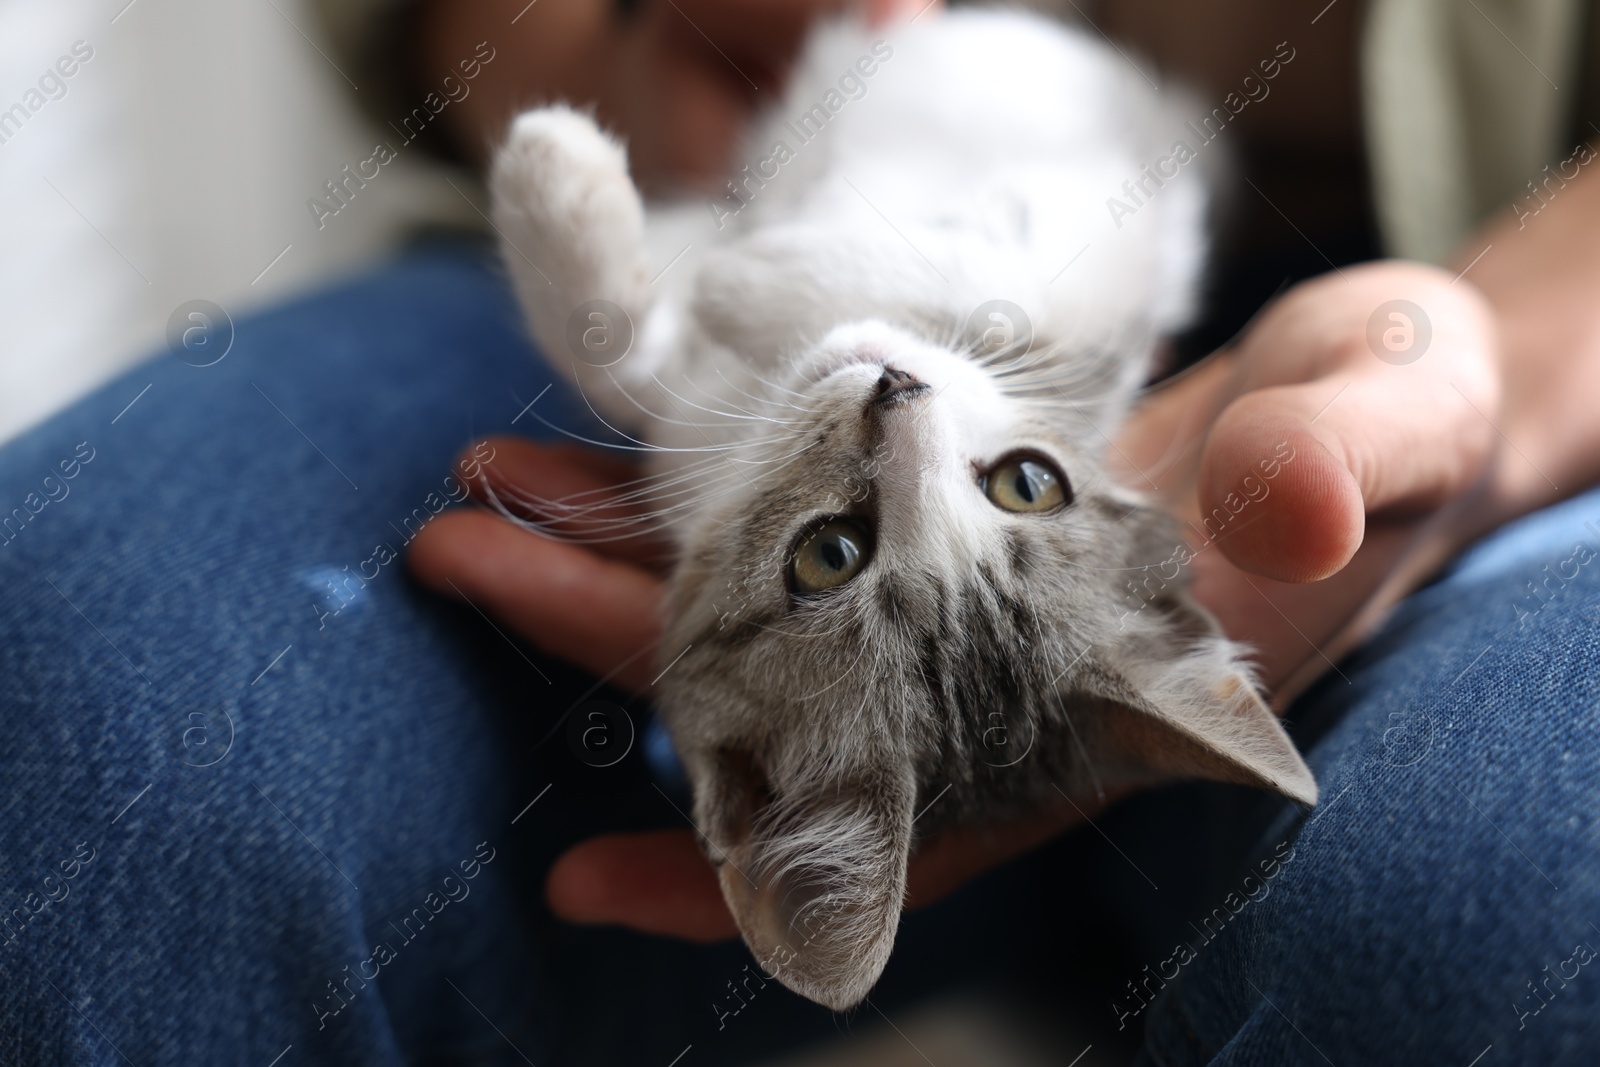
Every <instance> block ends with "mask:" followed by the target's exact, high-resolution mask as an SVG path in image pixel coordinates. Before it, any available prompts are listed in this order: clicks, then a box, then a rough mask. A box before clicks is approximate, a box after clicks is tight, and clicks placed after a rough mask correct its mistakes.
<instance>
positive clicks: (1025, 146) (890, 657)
mask: <svg viewBox="0 0 1600 1067" xmlns="http://www.w3.org/2000/svg"><path fill="white" fill-rule="evenodd" d="M880 38H881V39H880ZM1176 129H1177V122H1176V120H1175V119H1174V118H1173V116H1172V114H1171V105H1170V102H1167V101H1163V100H1162V99H1161V98H1159V97H1158V96H1157V95H1156V93H1155V92H1154V91H1153V90H1152V89H1151V87H1150V86H1149V85H1148V84H1147V83H1146V81H1145V79H1144V76H1143V75H1142V74H1141V73H1140V72H1139V71H1138V70H1136V69H1135V68H1134V67H1133V66H1132V65H1131V64H1130V63H1129V62H1128V61H1127V60H1126V59H1125V58H1124V57H1122V56H1120V55H1119V54H1117V53H1116V52H1114V51H1112V50H1111V49H1109V48H1107V47H1105V46H1103V45H1101V44H1100V43H1099V42H1097V41H1094V40H1091V39H1090V38H1088V37H1087V36H1084V35H1080V34H1077V33H1075V32H1071V31H1069V30H1067V29H1065V28H1063V27H1060V26H1057V25H1055V24H1053V23H1049V22H1046V21H1044V20H1043V19H1040V18H1038V17H1035V16H1030V15H1025V14H1022V13H1017V12H990V11H962V12H956V13H952V14H949V15H945V16H942V17H929V18H927V19H926V20H923V21H921V22H919V23H915V24H901V25H895V26H891V27H887V28H885V29H884V30H883V31H882V33H881V35H880V34H875V33H873V32H871V31H869V30H868V29H866V28H865V27H864V26H862V25H860V24H859V23H856V22H853V21H849V20H846V21H841V22H836V23H832V24H829V25H826V26H824V27H821V28H820V29H819V30H818V31H817V32H816V33H815V34H814V35H813V39H812V40H811V42H810V44H809V46H808V47H807V49H806V51H805V54H804V56H803V57H802V60H801V61H800V63H799V64H798V66H797V68H796V70H795V71H794V74H793V76H792V79H791V82H790V85H789V87H788V89H787V91H786V94H785V97H784V100H783V102H782V103H781V104H779V105H778V106H777V107H776V108H775V109H774V110H773V111H772V112H771V113H770V115H769V116H768V117H767V118H766V119H765V120H764V121H763V122H761V123H759V124H758V127H757V129H756V130H755V132H754V136H753V138H752V139H751V140H750V142H749V145H748V149H747V152H746V154H745V156H744V159H745V160H746V161H748V162H747V164H746V165H745V166H741V167H740V168H739V169H738V170H737V172H736V173H735V174H734V176H733V178H732V180H731V182H730V184H729V195H727V196H724V197H722V198H720V199H718V200H714V201H713V202H711V203H710V204H705V203H690V204H678V205H675V206H663V207H661V208H655V207H652V208H651V209H650V210H648V211H646V209H645V208H644V207H643V205H642V204H641V201H640V198H639V195H638V193H637V192H636V190H635V188H634V186H633V184H632V183H631V182H630V180H629V177H628V172H627V163H626V158H625V156H624V152H623V149H622V147H621V146H620V145H618V144H617V143H616V142H615V141H613V140H612V139H610V138H609V137H607V136H606V135H605V134H604V133H602V132H601V131H600V130H599V129H597V128H596V126H595V125H594V123H593V122H592V121H591V120H590V119H589V118H588V117H586V116H585V115H582V114H580V113H578V112H575V111H572V110H570V109H567V108H564V107H549V108H543V109H539V110H535V111H530V112H528V113H526V114H524V115H522V116H520V117H519V118H518V119H517V120H516V121H515V123H514V124H513V126H512V129H511V132H510V136H509V139H508V141H507V143H506V144H505V145H504V147H502V148H501V150H500V152H499V154H498V157H497V158H496V160H495V163H494V167H493V173H492V178H491V191H492V194H493V200H494V215H493V217H494V221H495V225H496V228H497V229H498V231H499V232H500V234H501V236H502V238H503V251H504V257H505V261H506V263H507V264H508V265H509V267H510V270H511V273H512V276H513V278H514V281H515V286H516V291H517V294H518V297H519V299H520V301H521V304H522V307H523V309H524V311H525V312H526V314H527V317H528V321H529V324H530V326H531V329H532V333H533V336H534V338H535V340H536V341H537V342H538V345H539V347H540V348H541V349H542V350H543V351H544V352H545V354H546V356H547V357H548V358H549V359H550V361H551V363H552V365H553V366H555V367H556V368H558V369H559V370H560V371H561V372H562V373H564V374H566V375H567V376H568V377H570V379H571V380H572V381H573V382H574V383H575V384H576V385H577V386H578V387H579V388H580V389H581V390H582V392H583V394H584V396H585V397H586V398H587V400H588V402H589V403H590V404H591V405H592V407H593V408H594V409H595V411H596V413H597V414H599V415H600V416H601V417H602V418H603V419H604V420H606V421H607V423H608V424H609V425H610V426H612V427H613V428H615V429H617V430H618V432H619V433H621V434H623V435H624V436H625V438H626V439H627V440H630V441H634V442H636V447H638V448H640V449H641V450H645V451H646V452H647V458H648V460H649V461H650V463H651V465H652V471H651V475H650V477H648V478H646V479H643V480H641V481H640V482H638V483H634V484H632V485H630V486H627V487H623V488H622V489H620V490H619V492H621V493H623V494H624V498H625V499H626V500H627V501H628V502H630V503H632V504H634V505H636V506H640V507H641V508H642V514H641V515H640V516H639V517H638V518H636V519H629V518H627V517H619V514H618V512H617V510H616V509H615V508H606V507H600V506H589V505H599V503H600V502H599V501H598V500H588V499H569V500H564V501H530V500H527V499H522V500H519V501H517V502H518V503H519V504H520V505H522V506H523V507H526V508H530V509H531V510H532V511H533V512H534V513H535V514H536V515H537V516H538V517H539V518H540V519H541V520H542V524H543V528H544V529H545V530H546V531H547V532H553V531H559V532H558V533H555V535H558V536H565V537H569V538H578V539H589V540H603V539H606V538H611V537H620V536H626V535H628V534H630V533H634V532H639V531H641V530H660V529H665V530H667V531H668V532H669V533H670V536H671V540H672V543H673V544H674V546H675V548H676V552H677V559H676V564H675V566H674V569H673V571H672V575H671V583H670V588H671V595H670V603H669V606H668V609H667V618H666V628H665V640H664V641H663V643H662V646H661V649H660V662H661V664H662V665H663V667H666V668H667V669H666V671H665V674H664V675H663V676H662V678H661V679H660V681H659V684H658V685H657V686H656V692H655V695H656V698H657V700H658V702H659V706H660V709H661V712H662V714H663V716H664V719H665V722H666V723H667V724H668V726H669V728H670V730H671V733H672V736H673V739H674V742H675V744H676V746H677V749H678V752H679V754H680V756H681V758H682V760H683V763H684V766H685V768H686V769H687V771H688V774H689V777H690V781H691V783H692V785H693V789H694V797H695V802H694V815H693V817H694V822H695V824H696V826H697V828H698V829H699V831H700V833H701V835H702V838H703V841H704V846H705V850H706V853H707V855H708V856H709V857H710V859H711V861H712V862H713V863H714V864H715V865H716V866H717V867H718V869H719V876H720V879H721V884H722V888H723V892H724V895H725V896H726V898H727V902H728V906H729V908H730V909H731V911H732V913H733V915H734V918H735V919H736V920H737V922H738V925H739V928H740V930H741V931H742V932H743V934H744V938H745V941H746V943H747V944H748V945H749V947H750V949H751V950H752V952H754V954H755V956H756V957H757V959H758V960H759V961H760V962H761V963H762V965H763V966H764V967H765V968H766V969H767V970H768V971H769V972H770V973H772V974H774V975H775V976H776V977H777V978H778V979H779V980H780V981H782V982H783V983H784V984H785V985H787V986H788V987H789V988H791V989H793V990H795V991H797V992H799V993H801V994H803V995H805V996H807V997H810V998H811V999H813V1000H815V1001H818V1002H820V1003H822V1004H825V1005H828V1006H830V1007H832V1008H835V1009H845V1008H848V1007H851V1006H853V1005H855V1004H857V1003H858V1002H859V1001H860V1000H861V999H862V998H863V997H864V996H865V995H866V994H867V992H868V990H869V989H870V988H871V986H872V984H873V983H874V982H875V981H876V979H877V977H878V975H879V973H880V972H881V971H882V969H883V967H884V964H885V962H886V960H887V959H888V956H889V952H890V949H891V947H892V945H893V942H894V934H895V929H896V926H897V925H898V922H899V917H900V911H901V906H902V902H903V898H904V895H905V889H906V865H907V859H908V857H909V856H910V855H911V853H912V851H913V849H914V847H915V844H916V842H917V841H918V840H922V839H925V838H927V837H928V836H930V835H932V834H934V833H936V832H937V831H939V830H940V829H943V828H946V827H949V826H952V825H956V824H971V823H979V822H985V821H992V820H994V819H996V818H999V817H1002V816H1005V815H1009V814H1013V813H1019V812H1024V811H1026V810H1028V809H1030V808H1037V807H1038V806H1039V805H1041V804H1050V803H1052V802H1055V803H1060V802H1061V795H1062V793H1065V794H1067V795H1084V794H1092V793H1095V792H1097V791H1102V790H1103V789H1104V788H1105V787H1107V786H1110V785H1112V784H1114V783H1115V784H1122V783H1129V782H1148V781H1159V780H1171V779H1178V778H1210V779H1216V780H1221V781H1226V782H1237V783H1244V784H1247V785H1252V786H1258V787H1260V788H1263V789H1269V790H1274V791H1276V792H1278V793H1281V794H1283V795H1285V796H1288V797H1291V798H1293V799H1295V800H1297V801H1300V802H1303V803H1307V804H1311V803H1315V799H1316V795H1317V790H1316V783H1315V782H1314V781H1313V779H1312V776H1311V773H1310V771H1309V770H1308V769H1307V768H1306V766H1305V764H1304V763H1303V762H1302V761H1301V759H1300V756H1299V755H1298V753H1296V751H1295V749H1294V747H1293V745H1292V744H1291V742H1290V741H1289V739H1288V737H1287V736H1286V735H1285V733H1284V732H1283V730H1282V728H1281V727H1280V726H1279V724H1278V721H1277V719H1276V718H1275V717H1274V716H1273V714H1272V713H1271V711H1270V710H1269V709H1268V708H1267V706H1266V705H1265V704H1264V703H1263V702H1262V701H1261V699H1260V698H1259V697H1258V696H1257V694H1256V691H1255V688H1254V686H1253V684H1252V681H1251V677H1250V674H1249V669H1248V667H1247V666H1245V665H1244V664H1243V662H1242V660H1241V656H1242V651H1241V650H1240V649H1239V648H1238V647H1237V646H1235V645H1233V644H1231V643H1230V642H1228V641H1227V640H1226V639H1224V638H1223V637H1222V636H1221V634H1220V633H1219V632H1218V629H1217V627H1216V624H1215V623H1214V622H1213V621H1212V619H1211V618H1210V617H1209V616H1208V615H1207V614H1206V613H1205V612H1204V611H1203V610H1202V609H1201V608H1199V607H1198V606H1197V605H1196V604H1194V603H1193V602H1192V601H1191V600H1190V598H1189V597H1188V595H1187V594H1186V592H1185V589H1184V585H1185V577H1184V575H1183V574H1182V573H1180V572H1181V571H1182V564H1181V562H1179V563H1174V562H1172V561H1173V560H1180V561H1182V560H1184V557H1183V556H1182V554H1181V552H1180V554H1178V555H1175V554H1174V549H1175V548H1178V546H1180V545H1181V541H1180V540H1179V538H1178V536H1177V533H1176V530H1175V527H1174V524H1173V523H1172V522H1171V521H1170V520H1169V519H1167V518H1166V517H1164V516H1163V515H1162V514H1161V513H1159V512H1158V511H1156V510H1154V509H1153V508H1151V507H1148V506H1146V505H1145V504H1144V503H1142V502H1141V500H1140V498H1139V497H1138V496H1137V495H1135V494H1134V493H1132V492H1130V491H1128V490H1126V489H1124V488H1122V487H1120V486H1118V485H1116V484H1115V483H1114V482H1113V481H1112V480H1111V479H1110V477H1109V476H1108V474H1107V469H1106V466H1105V464H1104V462H1103V459H1102V453H1103V451H1104V450H1105V448H1106V447H1107V442H1108V440H1109V439H1110V438H1111V437H1113V436H1114V435H1115V433H1116V430H1117V427H1118V425H1119V423H1120V421H1121V420H1122V418H1123V416H1124V414H1125V413H1126V411H1127V409H1128V407H1129V405H1130V403H1131V402H1132V400H1133V399H1134V398H1135V396H1136V394H1137V392H1138V390H1139V387H1140V385H1141V383H1142V382H1143V381H1144V379H1145V376H1146V374H1147V372H1148V369H1149V364H1150V361H1151V357H1152V353H1153V351H1154V348H1155V345H1156V343H1157V341H1158V340H1159V339H1160V338H1161V337H1162V336H1163V335H1164V334H1168V333H1170V332H1171V331H1172V330H1174V329H1175V328H1176V327H1178V326H1180V325H1181V324H1182V323H1183V322H1184V320H1185V318H1186V317H1187V316H1188V315H1189V314H1190V311H1191V307H1192V302H1193V295H1194V290H1195V287H1196V279H1197V276H1198V274H1199V271H1200V267H1201V262H1202V258H1203V243H1204V242H1203V233H1202V229H1203V222H1204V215H1205V207H1206V196H1205V192H1204V188H1203V185H1202V181H1201V179H1200V177H1199V176H1198V175H1197V174H1194V173H1189V171H1191V170H1193V169H1194V168H1193V167H1189V168H1187V170H1185V171H1184V173H1181V174H1180V175H1178V176H1177V177H1172V178H1168V179H1167V180H1164V181H1161V182H1152V181H1146V182H1145V184H1144V186H1143V195H1142V196H1141V197H1139V198H1136V199H1137V200H1138V202H1139V206H1138V207H1137V209H1136V210H1134V211H1133V212H1132V213H1131V214H1126V213H1122V214H1118V213H1112V215H1111V217H1110V218H1108V210H1107V204H1106V197H1107V196H1108V195H1115V196H1118V197H1119V198H1120V197H1124V196H1125V195H1126V194H1125V193H1124V192H1123V189H1122V187H1123V183H1124V182H1125V181H1127V180H1128V179H1129V178H1133V179H1134V180H1136V181H1138V180H1140V176H1141V167H1144V166H1145V165H1146V164H1148V163H1150V162H1151V161H1152V160H1156V159H1159V158H1163V157H1167V156H1170V155H1171V153H1172V149H1173V146H1174V141H1175V139H1176V134H1175V131H1176ZM1184 162H1185V163H1187V160H1185V161H1184ZM1169 169H1170V168H1169ZM1124 202H1125V201H1124ZM685 246H687V249H686V250H685ZM674 257H678V258H674ZM996 301H999V302H1000V303H998V304H997V303H996ZM1163 561H1166V562H1165V563H1164V562H1163ZM1148 565H1158V566H1157V567H1156V568H1155V569H1152V570H1147V569H1143V568H1146V567H1147V566H1148ZM1152 574H1156V575H1158V577H1156V578H1155V579H1153V584H1152V578H1151V575H1152ZM1130 577H1138V578H1140V580H1141V581H1142V582H1143V588H1144V590H1145V593H1144V594H1141V596H1140V597H1139V598H1138V600H1137V601H1136V602H1135V601H1133V600H1132V598H1130V597H1129V595H1128V593H1127V584H1128V580H1129V578H1130ZM1146 596H1148V599H1146V598H1145V597H1146ZM1130 609H1131V610H1130Z"/></svg>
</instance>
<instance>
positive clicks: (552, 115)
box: [491, 105, 632, 203]
mask: <svg viewBox="0 0 1600 1067" xmlns="http://www.w3.org/2000/svg"><path fill="white" fill-rule="evenodd" d="M491 183H492V186H493V188H494V190H495V193H496V195H497V196H500V195H505V196H509V197H511V198H512V199H514V200H517V201H519V202H521V203H528V202H529V198H540V199H549V198H552V197H554V198H556V199H562V198H563V197H562V195H561V194H563V193H567V194H571V193H578V192H581V191H582V190H584V189H586V188H589V189H592V188H594V187H596V186H605V185H614V184H617V183H621V184H622V185H624V186H627V187H628V188H629V189H630V190H631V188H632V186H631V183H630V182H629V180H628V158H627V154H626V153H625V152H624V151H623V149H622V146H621V145H619V144H618V143H617V142H616V141H614V140H612V139H611V138H610V137H608V136H607V135H606V134H605V132H604V131H603V130H601V129H600V127H599V126H597V125H595V122H594V120H593V119H592V118H590V117H589V116H588V115H586V114H584V113H583V112H581V111H575V110H573V109H572V108H570V107H567V106H565V105H557V106H554V107H543V108H539V109H537V110H534V111H527V112H524V113H523V114H521V115H519V116H517V118H516V121H514V122H513V123H512V124H511V132H510V135H509V136H508V137H507V138H506V143H505V145H504V146H503V147H502V148H501V149H500V151H499V152H498V153H497V154H496V156H495V162H494V172H493V176H492V178H491Z"/></svg>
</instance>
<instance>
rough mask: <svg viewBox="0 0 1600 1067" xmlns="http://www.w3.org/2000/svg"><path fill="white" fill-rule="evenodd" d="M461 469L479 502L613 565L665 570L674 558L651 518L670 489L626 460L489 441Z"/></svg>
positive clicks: (472, 450) (467, 454)
mask: <svg viewBox="0 0 1600 1067" xmlns="http://www.w3.org/2000/svg"><path fill="white" fill-rule="evenodd" d="M456 470H457V472H458V473H459V474H460V475H461V478H462V480H463V481H464V482H465V483H466V484H467V486H468V488H469V489H470V490H471V493H472V496H473V497H474V499H476V500H478V501H479V502H481V503H498V504H500V505H502V506H504V507H505V508H506V510H508V511H510V512H512V513H513V514H515V515H517V516H518V517H520V518H523V519H528V520H530V521H535V522H538V523H539V524H540V527H541V528H542V530H543V531H544V532H545V533H547V534H548V535H551V536H554V537H557V538H561V539H566V540H569V541H570V542H572V543H574V544H583V545H587V546H588V547H590V548H593V549H594V550H595V551H596V552H598V553H599V554H600V555H602V556H605V557H607V558H609V559H618V560H626V561H628V562H631V563H636V564H639V565H640V566H644V567H649V568H651V569H661V568H662V567H664V565H665V562H666V560H667V558H668V556H669V554H670V548H669V546H668V544H667V542H666V539H665V538H664V537H663V536H662V535H661V531H660V529H659V521H658V520H657V518H655V517H653V516H656V515H658V514H659V509H660V506H661V504H660V501H661V499H662V498H661V496H660V494H661V492H663V491H665V490H663V489H662V488H660V486H659V483H658V480H657V479H654V478H651V477H649V476H648V475H646V474H644V473H643V472H642V471H641V470H640V469H639V468H638V467H637V466H636V465H634V464H633V463H630V462H628V461H626V460H622V459H619V458H617V457H615V456H611V455H607V454H606V453H603V452H600V451H598V450H596V449H594V448H589V447H585V446H583V445H578V444H568V443H557V444H547V443H544V442H540V441H530V440H528V439H526V438H521V437H491V438H488V439H486V440H483V441H479V442H476V443H475V444H473V445H471V446H470V447H469V448H467V449H465V450H464V451H463V452H462V454H461V456H460V457H459V458H458V459H457V460H456ZM530 536H536V535H532V534H531V533H530Z"/></svg>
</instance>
